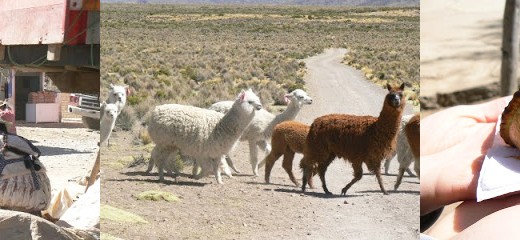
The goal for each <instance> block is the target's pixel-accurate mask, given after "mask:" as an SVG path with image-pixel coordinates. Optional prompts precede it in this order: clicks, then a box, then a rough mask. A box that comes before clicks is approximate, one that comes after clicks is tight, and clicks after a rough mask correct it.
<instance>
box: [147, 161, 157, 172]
mask: <svg viewBox="0 0 520 240" xmlns="http://www.w3.org/2000/svg"><path fill="white" fill-rule="evenodd" d="M154 165H155V163H154V160H153V158H150V161H149V162H148V169H146V173H150V172H151V171H152V169H153V166H154Z"/></svg>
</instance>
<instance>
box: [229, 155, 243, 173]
mask: <svg viewBox="0 0 520 240" xmlns="http://www.w3.org/2000/svg"><path fill="white" fill-rule="evenodd" d="M226 162H227V164H228V166H230V167H231V169H233V171H235V173H240V171H239V170H238V168H236V167H235V164H234V163H233V161H232V160H231V158H230V157H229V156H228V155H226Z"/></svg>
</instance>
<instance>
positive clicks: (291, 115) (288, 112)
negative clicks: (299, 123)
mask: <svg viewBox="0 0 520 240" xmlns="http://www.w3.org/2000/svg"><path fill="white" fill-rule="evenodd" d="M300 109H301V108H300V106H299V103H298V102H297V101H291V103H290V104H289V106H287V108H286V109H285V111H283V112H282V113H280V114H278V115H276V117H274V119H273V120H272V121H271V122H270V123H269V125H268V126H267V128H266V130H265V131H264V132H265V133H269V135H270V134H271V133H272V132H273V129H274V127H275V126H276V125H278V124H279V123H281V122H285V121H290V120H294V119H295V118H296V115H298V113H299V112H300Z"/></svg>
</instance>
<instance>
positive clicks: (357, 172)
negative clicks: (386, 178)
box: [341, 161, 381, 195]
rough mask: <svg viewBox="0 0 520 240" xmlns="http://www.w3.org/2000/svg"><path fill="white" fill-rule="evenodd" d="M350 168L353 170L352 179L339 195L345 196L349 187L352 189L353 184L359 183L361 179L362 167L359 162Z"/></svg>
mask: <svg viewBox="0 0 520 240" xmlns="http://www.w3.org/2000/svg"><path fill="white" fill-rule="evenodd" d="M352 168H353V170H354V179H352V180H351V181H350V182H349V183H348V184H347V185H346V186H345V187H344V188H343V189H341V195H347V191H348V189H349V188H350V187H352V185H354V183H356V182H357V181H359V180H360V179H361V177H363V166H362V163H361V161H358V162H355V163H354V162H353V163H352ZM379 171H381V170H379Z"/></svg>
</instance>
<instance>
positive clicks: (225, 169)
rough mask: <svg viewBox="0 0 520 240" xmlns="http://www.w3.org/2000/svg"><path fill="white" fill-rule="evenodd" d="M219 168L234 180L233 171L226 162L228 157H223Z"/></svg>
mask: <svg viewBox="0 0 520 240" xmlns="http://www.w3.org/2000/svg"><path fill="white" fill-rule="evenodd" d="M219 168H220V169H221V170H222V171H223V172H224V174H226V176H228V177H229V178H233V175H232V174H231V170H230V169H229V166H228V164H227V161H226V155H222V157H221V158H220V161H219Z"/></svg>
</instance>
